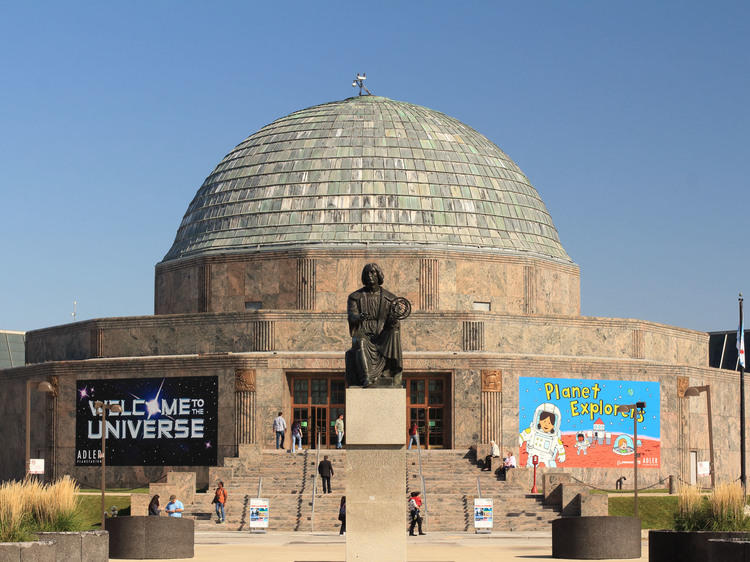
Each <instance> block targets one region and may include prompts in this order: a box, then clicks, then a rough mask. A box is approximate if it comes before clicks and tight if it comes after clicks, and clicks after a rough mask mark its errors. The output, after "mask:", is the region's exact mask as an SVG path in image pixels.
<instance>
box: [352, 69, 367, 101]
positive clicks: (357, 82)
mask: <svg viewBox="0 0 750 562" xmlns="http://www.w3.org/2000/svg"><path fill="white" fill-rule="evenodd" d="M365 80H367V74H366V73H365V72H363V73H362V74H359V73H357V77H356V78H355V79H354V80H352V88H356V87H357V86H359V95H360V96H361V95H362V90H364V91H365V92H367V95H368V96H371V95H372V92H370V90H368V89H367V86H365Z"/></svg>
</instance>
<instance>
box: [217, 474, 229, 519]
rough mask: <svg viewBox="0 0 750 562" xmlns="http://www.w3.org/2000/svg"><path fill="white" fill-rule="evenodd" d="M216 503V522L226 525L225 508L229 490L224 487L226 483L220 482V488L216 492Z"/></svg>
mask: <svg viewBox="0 0 750 562" xmlns="http://www.w3.org/2000/svg"><path fill="white" fill-rule="evenodd" d="M214 503H215V504H216V519H217V521H216V522H217V523H224V521H225V519H224V506H225V505H226V503H227V489H226V488H225V487H224V482H221V481H219V487H218V488H216V491H215V492H214Z"/></svg>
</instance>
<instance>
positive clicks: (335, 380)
mask: <svg viewBox="0 0 750 562" xmlns="http://www.w3.org/2000/svg"><path fill="white" fill-rule="evenodd" d="M289 384H290V387H291V390H292V412H293V414H294V420H298V421H299V422H300V425H301V426H302V445H303V447H309V448H311V449H314V448H315V447H317V443H318V435H320V446H321V448H328V447H331V446H334V447H335V446H336V434H335V432H334V429H333V426H332V420H335V419H336V418H337V417H338V415H339V414H344V413H345V412H344V403H345V390H346V384H345V382H344V376H343V375H335V374H330V375H328V374H319V373H316V374H312V375H309V374H299V375H290V377H289ZM345 439H346V438H345Z"/></svg>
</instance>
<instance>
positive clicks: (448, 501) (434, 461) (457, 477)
mask: <svg viewBox="0 0 750 562" xmlns="http://www.w3.org/2000/svg"><path fill="white" fill-rule="evenodd" d="M422 473H423V475H424V479H425V496H426V497H425V500H426V501H425V502H424V503H425V504H426V506H425V509H426V523H427V527H426V528H427V530H431V531H471V530H473V528H474V498H476V497H478V495H477V478H479V486H480V488H481V491H482V497H484V498H492V499H493V505H494V522H493V523H494V527H493V529H494V530H496V531H545V530H549V528H550V527H549V524H550V522H551V521H552V520H553V519H556V518H558V517H560V514H559V511H558V510H556V509H554V508H552V507H549V506H545V505H543V504H542V496H541V494H537V495H531V494H529V493H528V492H527V491H526V489H525V488H521V487H520V486H519V485H517V484H513V483H510V482H505V481H501V480H498V477H497V476H496V475H495V473H494V471H493V472H482V471H480V470H479V468H478V467H477V465H476V461H475V459H474V454H473V451H458V450H450V449H448V450H430V451H422ZM420 487H421V484H420V479H419V459H418V457H417V452H416V450H411V451H407V461H406V488H407V493H408V492H412V491H417V490H419V489H420Z"/></svg>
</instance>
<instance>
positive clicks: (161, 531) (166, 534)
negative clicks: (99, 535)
mask: <svg viewBox="0 0 750 562" xmlns="http://www.w3.org/2000/svg"><path fill="white" fill-rule="evenodd" d="M194 525H195V521H193V520H192V519H186V518H184V517H148V516H139V517H112V518H111V519H107V520H106V521H105V526H106V528H107V531H109V557H110V558H130V559H137V560H145V559H150V560H155V559H167V558H192V557H193V556H194V548H195V528H194Z"/></svg>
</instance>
